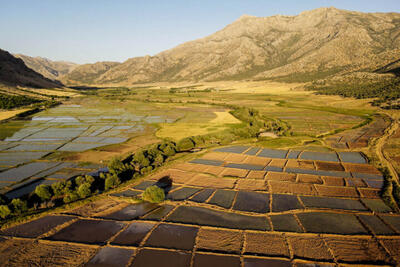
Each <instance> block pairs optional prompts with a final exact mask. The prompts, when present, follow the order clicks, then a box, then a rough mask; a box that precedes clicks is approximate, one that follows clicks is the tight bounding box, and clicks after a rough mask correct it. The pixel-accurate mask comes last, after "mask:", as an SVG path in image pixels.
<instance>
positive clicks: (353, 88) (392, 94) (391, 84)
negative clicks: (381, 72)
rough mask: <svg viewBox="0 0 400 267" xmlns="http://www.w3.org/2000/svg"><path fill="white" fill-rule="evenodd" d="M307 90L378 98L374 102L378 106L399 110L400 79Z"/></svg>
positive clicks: (326, 86) (321, 86)
mask: <svg viewBox="0 0 400 267" xmlns="http://www.w3.org/2000/svg"><path fill="white" fill-rule="evenodd" d="M306 89H307V90H312V91H316V92H317V94H324V95H341V96H344V97H355V98H358V99H361V98H378V100H375V101H374V102H373V104H374V105H376V106H382V107H383V108H387V109H399V108H400V104H398V103H395V101H396V100H397V99H399V98H400V78H394V79H391V80H385V81H377V82H368V83H365V82H364V83H360V82H351V83H332V84H329V85H317V84H313V85H309V86H307V87H306Z"/></svg>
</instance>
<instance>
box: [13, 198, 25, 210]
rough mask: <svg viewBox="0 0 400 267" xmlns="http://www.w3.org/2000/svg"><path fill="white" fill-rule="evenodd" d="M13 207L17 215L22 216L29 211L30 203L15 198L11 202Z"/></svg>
mask: <svg viewBox="0 0 400 267" xmlns="http://www.w3.org/2000/svg"><path fill="white" fill-rule="evenodd" d="M11 206H12V208H13V211H14V213H15V214H21V213H23V212H25V211H27V210H28V203H27V202H26V201H24V200H21V199H19V198H14V199H13V200H12V201H11Z"/></svg>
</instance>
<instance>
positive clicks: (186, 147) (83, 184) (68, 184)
mask: <svg viewBox="0 0 400 267" xmlns="http://www.w3.org/2000/svg"><path fill="white" fill-rule="evenodd" d="M232 115H233V116H235V117H236V118H238V119H240V120H241V121H243V124H242V125H241V126H240V127H238V128H232V129H230V130H226V131H224V132H220V133H214V134H207V135H200V136H192V137H187V138H183V139H181V140H180V141H179V142H173V141H169V140H166V141H163V142H160V143H157V144H153V145H150V146H149V147H147V148H145V149H142V150H139V151H137V152H136V153H134V154H132V155H130V156H129V157H127V158H126V159H124V160H120V159H118V158H114V159H112V160H111V161H110V162H109V163H108V172H107V173H100V175H99V176H95V177H92V176H78V177H75V178H73V179H71V180H69V181H60V182H57V183H54V184H52V185H51V186H48V185H39V186H37V187H36V189H35V191H34V192H33V193H31V194H30V195H28V196H25V197H24V198H21V199H13V200H12V201H10V200H8V199H6V198H5V197H4V196H1V197H0V201H1V202H0V217H1V218H2V219H5V218H8V217H12V216H19V215H21V214H22V213H24V212H27V211H32V212H34V211H35V210H37V209H42V208H50V207H53V206H59V205H62V204H67V203H71V202H74V201H76V200H79V199H84V198H87V197H89V196H91V195H93V194H98V193H101V192H104V191H107V190H110V189H113V188H116V187H117V186H119V185H120V184H121V183H123V182H126V181H128V180H131V179H137V178H138V177H141V176H143V175H146V174H148V173H149V172H151V171H152V170H154V169H156V168H158V167H160V166H161V165H163V164H164V163H165V162H166V161H168V160H170V159H171V157H173V156H175V155H176V154H177V153H183V152H188V151H190V150H192V149H194V148H204V147H209V146H213V145H216V144H218V145H221V144H229V143H231V142H232V141H235V140H238V139H242V138H252V137H257V135H258V134H259V133H260V132H261V131H266V130H269V131H274V132H276V133H280V134H288V131H289V127H288V126H287V125H286V124H283V123H281V122H280V121H272V120H266V118H264V117H263V116H262V115H260V113H259V112H258V111H257V110H254V109H249V108H234V109H233V111H232Z"/></svg>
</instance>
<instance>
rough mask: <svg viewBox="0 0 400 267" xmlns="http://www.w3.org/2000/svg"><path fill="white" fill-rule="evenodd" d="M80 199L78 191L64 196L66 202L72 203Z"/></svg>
mask: <svg viewBox="0 0 400 267" xmlns="http://www.w3.org/2000/svg"><path fill="white" fill-rule="evenodd" d="M78 199H79V195H78V194H77V193H76V192H70V193H68V194H66V195H65V196H64V198H63V201H64V203H71V202H74V201H76V200H78Z"/></svg>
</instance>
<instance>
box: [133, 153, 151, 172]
mask: <svg viewBox="0 0 400 267" xmlns="http://www.w3.org/2000/svg"><path fill="white" fill-rule="evenodd" d="M133 161H134V162H135V163H137V164H138V165H139V168H143V167H147V166H149V165H150V160H149V159H148V158H147V157H146V155H145V154H144V153H143V151H138V152H136V153H135V155H134V156H133Z"/></svg>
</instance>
